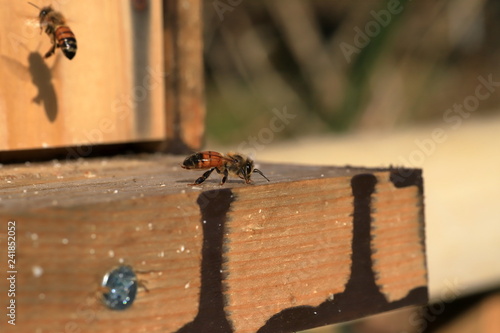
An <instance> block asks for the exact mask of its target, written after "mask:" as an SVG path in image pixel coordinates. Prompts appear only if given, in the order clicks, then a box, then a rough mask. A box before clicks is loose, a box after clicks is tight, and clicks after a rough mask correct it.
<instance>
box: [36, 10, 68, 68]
mask: <svg viewBox="0 0 500 333" xmlns="http://www.w3.org/2000/svg"><path fill="white" fill-rule="evenodd" d="M28 3H29V4H30V5H32V6H33V7H35V8H37V9H39V10H40V14H39V15H38V16H39V18H40V33H41V31H42V30H43V28H44V27H45V33H46V34H47V35H48V36H49V37H50V41H51V42H52V47H51V48H50V50H49V51H48V52H47V53H46V54H45V56H44V58H48V57H50V56H51V55H53V54H54V52H55V51H56V47H60V48H61V50H62V51H63V53H64V55H65V56H66V58H68V59H70V60H71V59H73V57H74V56H75V54H76V49H77V47H76V38H75V34H73V32H72V31H71V29H70V28H69V27H68V26H67V25H66V19H65V18H64V16H63V15H62V14H61V13H60V12H57V11H55V10H54V9H53V8H52V6H47V7H43V8H40V7H38V6H37V5H35V4H33V3H31V2H28Z"/></svg>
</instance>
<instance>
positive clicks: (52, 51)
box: [44, 44, 56, 59]
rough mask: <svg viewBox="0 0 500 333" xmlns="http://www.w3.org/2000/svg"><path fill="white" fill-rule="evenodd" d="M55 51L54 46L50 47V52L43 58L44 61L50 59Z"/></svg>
mask: <svg viewBox="0 0 500 333" xmlns="http://www.w3.org/2000/svg"><path fill="white" fill-rule="evenodd" d="M55 51H56V44H54V45H52V47H51V48H50V50H49V51H48V52H47V53H45V56H44V58H45V59H46V58H48V57H50V56H51V55H53V54H54V52H55Z"/></svg>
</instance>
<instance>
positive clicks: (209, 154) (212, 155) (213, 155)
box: [200, 150, 233, 162]
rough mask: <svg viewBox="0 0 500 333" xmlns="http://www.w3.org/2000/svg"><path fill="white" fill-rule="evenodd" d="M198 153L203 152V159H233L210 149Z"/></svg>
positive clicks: (228, 160)
mask: <svg viewBox="0 0 500 333" xmlns="http://www.w3.org/2000/svg"><path fill="white" fill-rule="evenodd" d="M200 154H203V160H204V161H217V160H223V161H226V162H232V161H233V159H232V158H230V157H227V156H224V155H223V154H221V153H218V152H216V151H211V150H208V151H202V152H200Z"/></svg>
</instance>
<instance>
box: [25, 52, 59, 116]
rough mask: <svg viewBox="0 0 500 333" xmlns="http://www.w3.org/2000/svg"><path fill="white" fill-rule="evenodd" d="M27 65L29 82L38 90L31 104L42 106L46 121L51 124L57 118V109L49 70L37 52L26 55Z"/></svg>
mask: <svg viewBox="0 0 500 333" xmlns="http://www.w3.org/2000/svg"><path fill="white" fill-rule="evenodd" d="M56 61H57V60H56ZM28 64H29V72H30V74H31V82H33V84H34V85H35V86H36V87H37V89H38V94H37V95H36V96H35V97H33V102H35V103H37V104H39V105H40V104H42V105H43V108H44V109H45V114H46V115H47V119H48V120H49V121H50V122H51V123H53V122H54V121H55V120H56V118H57V112H58V109H57V96H56V90H55V89H54V85H53V84H52V73H51V69H50V68H49V66H47V64H46V63H45V61H44V59H43V58H42V55H41V54H40V53H38V52H31V53H30V54H29V55H28Z"/></svg>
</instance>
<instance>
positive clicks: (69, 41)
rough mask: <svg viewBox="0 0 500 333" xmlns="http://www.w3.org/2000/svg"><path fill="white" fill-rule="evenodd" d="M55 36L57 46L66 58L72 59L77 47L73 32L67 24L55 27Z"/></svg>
mask: <svg viewBox="0 0 500 333" xmlns="http://www.w3.org/2000/svg"><path fill="white" fill-rule="evenodd" d="M55 37H56V40H57V47H60V48H61V50H62V51H63V53H64V55H65V56H66V57H67V58H68V59H70V60H71V59H73V57H74V56H75V54H76V49H77V46H76V38H75V34H73V32H72V31H71V30H70V28H68V27H67V26H61V27H59V28H57V29H56V32H55Z"/></svg>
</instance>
